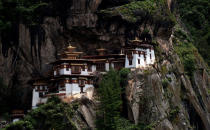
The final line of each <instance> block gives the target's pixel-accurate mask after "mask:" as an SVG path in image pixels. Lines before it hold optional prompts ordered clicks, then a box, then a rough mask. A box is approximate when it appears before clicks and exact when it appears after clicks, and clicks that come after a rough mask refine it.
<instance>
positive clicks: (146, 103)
mask: <svg viewBox="0 0 210 130" xmlns="http://www.w3.org/2000/svg"><path fill="white" fill-rule="evenodd" d="M128 2H129V0H124V1H119V0H115V1H112V0H72V1H71V4H69V7H68V9H67V10H66V12H67V14H65V16H66V18H65V19H64V20H63V19H62V20H61V16H56V17H50V16H46V17H45V18H44V20H43V23H42V24H41V26H38V27H34V28H29V27H27V26H25V25H23V24H19V31H18V32H19V34H18V39H19V44H17V45H16V44H12V45H11V46H9V48H8V50H7V51H6V53H7V55H6V57H5V54H4V53H5V47H3V46H5V45H2V44H0V77H3V79H4V81H5V83H6V85H8V86H9V87H14V86H16V87H20V88H21V89H23V90H25V88H29V89H30V87H31V86H30V84H28V81H29V80H30V79H32V78H33V77H34V76H45V75H47V73H48V70H49V68H50V67H51V66H50V65H48V64H47V63H49V62H51V61H54V60H55V59H56V58H57V54H58V53H59V52H60V51H61V50H62V48H63V47H64V46H65V45H67V44H68V43H67V41H69V40H72V41H73V43H72V44H73V45H74V46H76V47H77V49H78V50H79V51H83V52H85V54H94V53H95V51H96V50H95V49H96V48H99V47H105V48H107V49H108V50H109V51H113V52H118V51H119V49H120V48H121V46H122V45H124V44H125V43H126V42H127V41H128V40H130V39H133V38H134V37H135V36H139V37H140V36H141V34H142V33H143V32H145V30H146V31H148V32H147V33H148V34H149V37H151V38H152V39H153V40H154V41H156V43H157V46H158V47H159V48H160V49H161V50H157V49H158V48H156V50H155V51H156V54H157V53H158V54H157V56H158V57H157V63H156V64H155V65H154V66H153V67H152V68H150V69H149V70H135V71H132V72H131V74H130V75H129V81H128V86H127V88H126V103H127V111H128V113H127V114H128V118H129V120H131V121H133V122H134V123H135V124H138V123H145V124H148V125H149V124H150V125H152V126H153V127H154V128H156V129H157V130H162V129H168V130H172V129H173V130H176V129H177V130H179V129H183V130H185V129H194V128H195V129H206V130H207V129H209V128H210V117H209V112H210V105H209V104H210V103H209V90H210V85H209V81H210V80H209V79H210V78H209V73H208V72H207V68H206V67H205V65H204V63H203V62H200V63H197V64H199V65H198V66H200V67H199V69H197V70H196V71H195V72H194V73H193V76H192V77H191V78H189V77H188V76H187V75H186V74H185V72H184V67H183V65H182V63H181V62H180V59H179V57H178V55H176V53H175V52H174V43H173V41H172V37H173V35H172V34H173V26H172V25H171V24H169V23H168V22H166V21H164V20H159V19H156V20H157V21H156V22H154V21H153V20H151V19H149V17H143V19H142V20H139V21H138V22H136V23H130V22H128V21H126V20H125V19H123V18H122V16H121V15H116V16H112V17H109V18H107V17H104V16H103V14H101V13H99V10H100V9H106V8H107V7H114V6H119V5H122V4H125V3H128ZM110 3H112V4H113V5H109V4H110ZM167 4H168V7H169V8H170V9H171V7H172V6H173V0H168V1H167ZM67 5H68V4H67ZM135 14H136V15H141V16H143V14H145V13H144V12H141V11H137V12H136V11H135ZM140 18H142V17H140ZM144 18H148V19H144ZM158 20H159V21H158ZM61 21H62V22H61ZM63 21H64V23H65V24H64V23H63ZM27 92H28V90H26V91H25V92H24V93H25V94H23V98H22V99H23V100H22V105H23V106H24V105H25V104H27V102H26V100H25V99H27V100H28V99H30V97H27ZM28 104H29V105H28V106H30V103H28ZM76 115H77V116H75V117H74V122H75V124H76V127H77V128H78V129H83V128H94V127H95V125H94V118H95V108H94V103H93V102H92V101H86V100H85V102H82V103H81V104H80V107H79V109H78V111H77V114H76Z"/></svg>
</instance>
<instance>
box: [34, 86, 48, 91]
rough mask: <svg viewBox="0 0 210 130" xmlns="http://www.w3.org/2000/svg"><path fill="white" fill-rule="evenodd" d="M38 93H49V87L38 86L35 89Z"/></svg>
mask: <svg viewBox="0 0 210 130" xmlns="http://www.w3.org/2000/svg"><path fill="white" fill-rule="evenodd" d="M35 90H36V91H47V90H48V89H47V86H36V87H35Z"/></svg>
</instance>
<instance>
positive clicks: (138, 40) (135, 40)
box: [131, 37, 142, 42]
mask: <svg viewBox="0 0 210 130" xmlns="http://www.w3.org/2000/svg"><path fill="white" fill-rule="evenodd" d="M131 42H142V40H140V39H139V38H138V37H135V39H134V40H131Z"/></svg>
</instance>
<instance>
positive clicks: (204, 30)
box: [177, 0, 210, 65]
mask: <svg viewBox="0 0 210 130" xmlns="http://www.w3.org/2000/svg"><path fill="white" fill-rule="evenodd" d="M177 4H178V11H179V13H180V16H181V20H182V21H183V22H184V23H185V26H186V28H187V30H189V32H190V33H191V35H192V39H193V40H194V42H193V43H194V45H195V46H196V47H197V49H198V51H199V53H200V54H201V55H202V57H203V58H204V60H205V61H206V62H207V63H208V65H210V58H209V57H210V53H209V52H210V46H209V45H210V16H209V12H210V2H209V0H177Z"/></svg>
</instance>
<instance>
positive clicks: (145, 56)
mask: <svg viewBox="0 0 210 130" xmlns="http://www.w3.org/2000/svg"><path fill="white" fill-rule="evenodd" d="M124 53H125V68H142V69H143V68H146V67H149V66H150V65H152V64H154V62H155V52H154V48H153V46H152V45H151V44H149V43H147V42H142V41H140V40H138V39H136V40H132V41H131V42H130V44H129V45H128V46H127V47H125V49H124Z"/></svg>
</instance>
